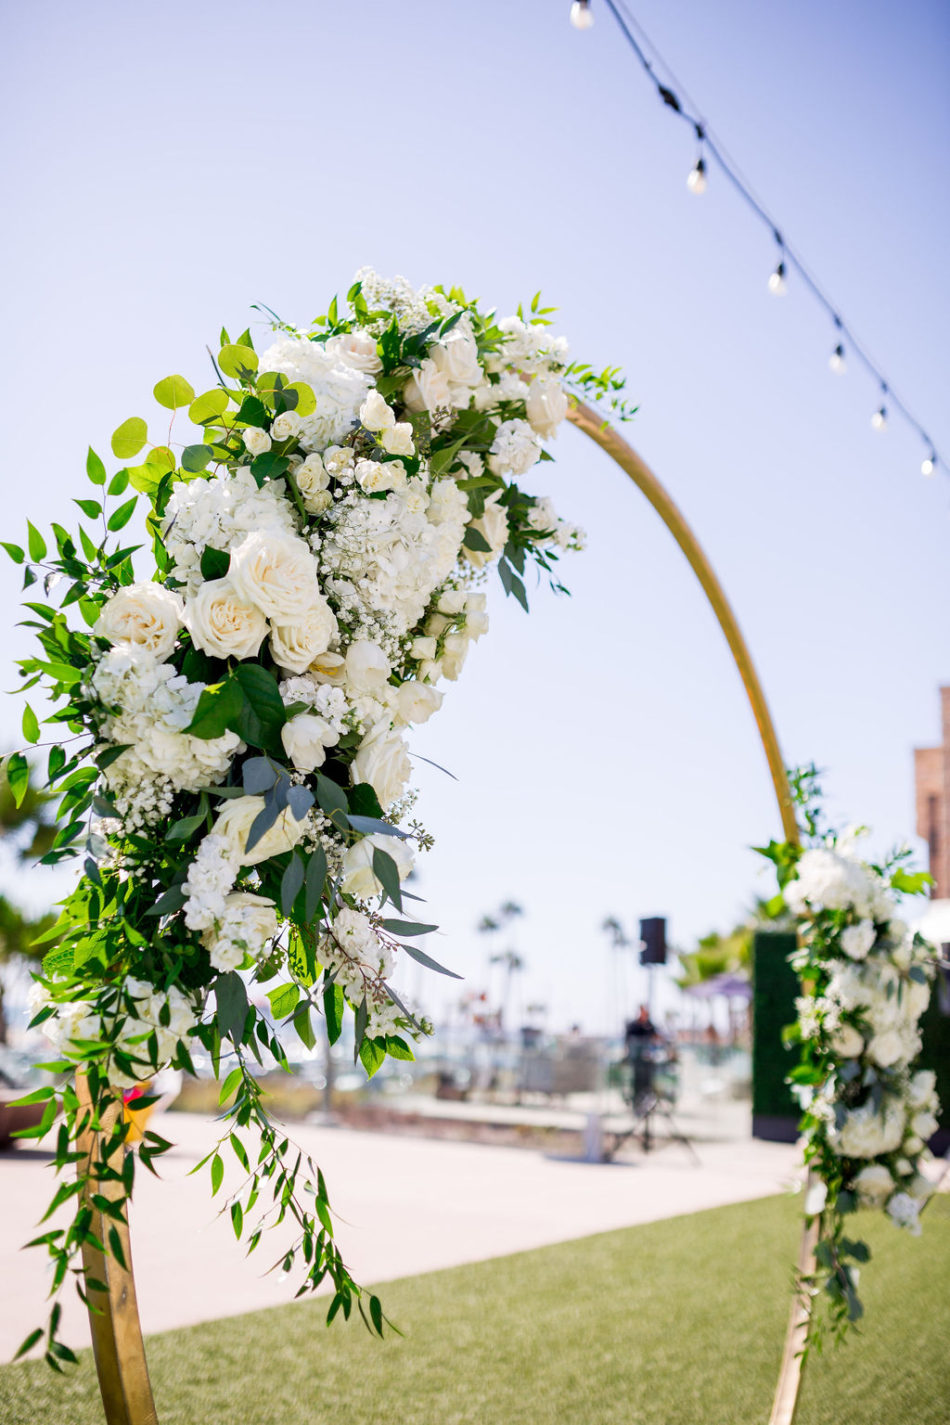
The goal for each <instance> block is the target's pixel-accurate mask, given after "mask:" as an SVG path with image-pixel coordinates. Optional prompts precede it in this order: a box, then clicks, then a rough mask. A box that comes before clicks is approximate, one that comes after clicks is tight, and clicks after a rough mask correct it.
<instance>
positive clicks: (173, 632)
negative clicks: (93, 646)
mask: <svg viewBox="0 0 950 1425" xmlns="http://www.w3.org/2000/svg"><path fill="white" fill-rule="evenodd" d="M183 614H184V606H183V604H182V601H181V599H180V598H179V597H178V595H177V594H173V593H172V591H171V590H170V589H165V588H163V587H162V585H161V584H129V585H128V587H127V588H125V589H119V590H118V592H117V593H115V594H113V595H112V597H111V599H110V600H109V602H108V603H107V604H106V605H105V606H104V607H103V610H102V612H101V613H100V615H99V618H98V620H97V622H96V624H95V627H94V628H93V633H94V634H95V635H96V637H97V638H106V639H108V641H109V642H110V643H118V644H124V645H126V646H127V647H129V648H134V649H137V650H139V651H140V652H142V653H148V654H150V655H151V656H152V657H153V658H158V659H164V658H167V657H168V655H169V653H171V651H172V649H173V648H174V647H175V642H176V640H177V638H178V630H179V629H180V628H181V625H182V622H183Z"/></svg>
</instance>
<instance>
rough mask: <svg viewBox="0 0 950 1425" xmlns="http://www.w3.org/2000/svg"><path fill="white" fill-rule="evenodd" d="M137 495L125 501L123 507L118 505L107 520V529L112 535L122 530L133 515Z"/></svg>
mask: <svg viewBox="0 0 950 1425" xmlns="http://www.w3.org/2000/svg"><path fill="white" fill-rule="evenodd" d="M138 500H139V497H138V495H133V496H132V498H131V500H126V502H125V504H124V505H120V506H119V508H118V509H117V510H115V511H114V512H113V513H112V514H111V515H110V516H109V519H108V522H107V528H108V529H110V530H111V531H112V533H113V534H114V533H115V532H116V530H119V529H124V527H125V526H126V525H127V524H128V522H129V520H130V519H131V518H132V516H133V514H134V513H135V506H136V505H137V504H138Z"/></svg>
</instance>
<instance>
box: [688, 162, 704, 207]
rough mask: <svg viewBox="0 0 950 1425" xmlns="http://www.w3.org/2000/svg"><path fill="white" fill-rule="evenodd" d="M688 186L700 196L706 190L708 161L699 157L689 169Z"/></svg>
mask: <svg viewBox="0 0 950 1425" xmlns="http://www.w3.org/2000/svg"><path fill="white" fill-rule="evenodd" d="M686 186H687V188H688V189H689V191H690V192H691V193H695V194H696V197H697V198H698V197H699V196H700V195H701V194H702V193H705V191H706V161H705V159H702V158H697V160H696V163H695V165H694V166H693V167H692V168H691V169H690V171H689V177H688V178H687V180H686Z"/></svg>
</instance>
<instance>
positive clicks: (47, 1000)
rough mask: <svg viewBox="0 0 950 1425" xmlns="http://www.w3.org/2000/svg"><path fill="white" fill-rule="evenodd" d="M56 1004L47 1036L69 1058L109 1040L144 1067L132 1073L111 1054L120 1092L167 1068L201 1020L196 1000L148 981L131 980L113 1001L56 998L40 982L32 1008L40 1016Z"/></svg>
mask: <svg viewBox="0 0 950 1425" xmlns="http://www.w3.org/2000/svg"><path fill="white" fill-rule="evenodd" d="M49 1005H51V1006H52V1008H53V1014H52V1015H51V1016H50V1017H49V1018H48V1019H46V1020H44V1021H43V1031H44V1033H45V1034H46V1037H47V1038H48V1039H49V1040H50V1041H51V1042H52V1043H53V1044H54V1045H55V1046H56V1048H57V1050H58V1052H59V1053H60V1054H62V1055H63V1056H64V1057H66V1058H69V1057H72V1056H73V1054H74V1052H75V1051H76V1050H77V1049H80V1048H81V1047H82V1041H89V1040H105V1041H107V1042H108V1043H110V1044H112V1045H114V1046H115V1047H116V1048H117V1049H118V1050H119V1052H120V1053H122V1054H123V1055H125V1056H127V1057H128V1058H129V1059H131V1060H132V1062H133V1063H134V1064H135V1065H137V1066H138V1068H139V1071H138V1072H137V1073H135V1074H132V1075H130V1074H128V1073H126V1072H125V1071H124V1070H123V1069H121V1068H120V1067H119V1065H118V1064H117V1063H116V1062H115V1060H114V1059H113V1058H112V1057H111V1056H110V1058H109V1061H108V1063H107V1064H106V1066H105V1067H106V1072H107V1075H108V1080H109V1082H110V1083H111V1084H113V1085H115V1087H116V1088H118V1089H129V1088H133V1087H134V1086H135V1084H137V1083H139V1082H140V1081H141V1080H142V1079H146V1078H148V1077H149V1076H150V1075H151V1074H152V1073H155V1072H156V1071H157V1070H158V1069H160V1068H163V1067H164V1066H165V1065H166V1064H167V1063H169V1061H170V1060H171V1059H172V1057H173V1056H174V1054H175V1051H176V1049H177V1047H178V1042H179V1040H181V1039H184V1038H185V1037H186V1036H187V1034H188V1031H189V1030H190V1029H192V1028H193V1027H194V1026H195V1025H196V1024H197V1023H198V1018H199V1012H198V1006H197V1004H196V1003H195V1001H194V999H193V998H192V997H191V996H190V995H188V994H186V993H185V992H184V991H183V990H181V989H179V987H178V986H177V985H171V986H170V987H169V989H168V990H167V991H166V990H159V989H156V987H155V986H154V985H151V984H149V983H148V981H146V980H138V979H135V978H133V977H132V976H131V975H130V976H128V977H127V978H126V979H125V980H124V982H123V984H122V986H121V990H120V992H119V994H118V996H116V994H115V993H114V992H113V991H111V990H110V991H109V993H108V1003H107V1004H106V1003H104V1002H103V1001H102V1000H101V999H96V998H93V997H91V996H90V997H86V998H81V999H72V1000H56V999H54V997H53V996H52V995H51V994H50V991H49V989H48V988H46V987H45V986H44V985H43V984H42V983H40V982H36V983H34V984H33V986H32V987H31V989H30V1008H31V1010H32V1012H33V1013H34V1014H35V1013H37V1012H39V1011H40V1010H42V1009H45V1008H46V1007H47V1006H49ZM153 1035H154V1037H155V1041H156V1046H157V1053H156V1059H157V1062H155V1061H153V1059H152V1058H151V1057H150V1050H149V1041H150V1040H151V1038H152V1036H153Z"/></svg>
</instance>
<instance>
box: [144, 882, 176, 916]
mask: <svg viewBox="0 0 950 1425" xmlns="http://www.w3.org/2000/svg"><path fill="white" fill-rule="evenodd" d="M184 904H185V894H184V892H183V891H182V889H181V887H180V886H172V888H171V890H168V891H165V893H164V894H163V895H160V896H159V898H158V900H157V901H156V902H155V904H154V905H153V906H152V907H151V908H150V909H149V910H147V911H146V912H145V914H146V915H174V913H175V911H176V910H181V908H182V906H183V905H184Z"/></svg>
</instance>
